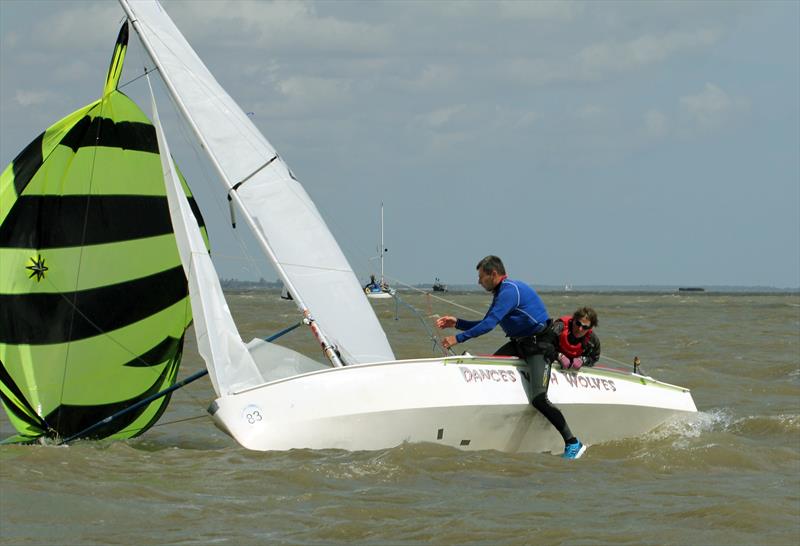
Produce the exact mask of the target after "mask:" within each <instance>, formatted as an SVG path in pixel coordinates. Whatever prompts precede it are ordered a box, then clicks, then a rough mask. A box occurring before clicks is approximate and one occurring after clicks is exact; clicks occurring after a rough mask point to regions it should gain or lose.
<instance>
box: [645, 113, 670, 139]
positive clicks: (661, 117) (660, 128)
mask: <svg viewBox="0 0 800 546" xmlns="http://www.w3.org/2000/svg"><path fill="white" fill-rule="evenodd" d="M644 126H645V132H646V133H647V135H648V136H650V137H654V138H659V137H662V136H664V135H666V134H667V133H668V132H669V121H668V119H667V116H666V115H665V114H664V113H663V112H661V111H659V110H648V111H647V112H646V113H645V115H644Z"/></svg>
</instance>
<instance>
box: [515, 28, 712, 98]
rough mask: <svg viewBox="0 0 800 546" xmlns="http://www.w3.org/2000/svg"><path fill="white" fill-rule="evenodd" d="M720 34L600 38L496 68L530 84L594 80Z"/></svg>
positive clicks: (698, 32)
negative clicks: (556, 53) (567, 52)
mask: <svg viewBox="0 0 800 546" xmlns="http://www.w3.org/2000/svg"><path fill="white" fill-rule="evenodd" d="M720 35H721V33H720V32H719V31H716V30H712V29H701V30H696V31H693V32H677V31H676V32H668V33H663V34H649V35H642V36H638V37H637V38H633V39H631V40H628V41H624V42H619V41H600V42H595V43H592V44H590V45H588V46H586V47H584V48H582V49H580V50H579V51H578V52H576V53H574V54H571V55H567V56H565V57H563V58H556V57H551V58H526V57H516V58H512V59H509V60H506V61H504V62H503V63H501V66H500V69H499V70H500V72H501V73H503V74H504V75H505V76H506V77H508V78H509V79H512V80H516V81H520V82H525V83H528V84H530V85H545V84H550V83H556V82H584V81H597V80H602V79H605V78H607V77H610V76H613V75H616V74H619V73H622V72H632V71H634V70H638V69H641V68H646V67H649V66H651V65H654V64H657V63H661V62H664V61H666V60H667V59H669V58H670V57H672V56H674V55H677V54H679V53H682V52H685V51H690V50H693V49H698V48H703V47H708V46H711V45H713V44H714V43H716V42H717V41H718V40H719V38H720Z"/></svg>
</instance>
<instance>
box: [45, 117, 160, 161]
mask: <svg viewBox="0 0 800 546" xmlns="http://www.w3.org/2000/svg"><path fill="white" fill-rule="evenodd" d="M60 144H63V145H64V146H68V147H70V148H72V151H73V152H77V151H78V148H84V147H87V146H103V147H106V148H122V149H123V150H135V151H139V152H150V153H153V154H157V153H158V141H157V140H156V128H155V127H153V126H152V125H151V124H149V123H141V122H138V121H114V120H113V119H109V118H100V117H96V118H90V117H89V116H84V117H83V118H81V119H80V120H79V121H78V122H77V123H76V124H75V125H73V126H72V128H71V129H70V130H69V132H68V133H67V134H66V135H64V138H62V139H61V142H60Z"/></svg>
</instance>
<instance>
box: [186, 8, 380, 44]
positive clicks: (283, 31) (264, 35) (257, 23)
mask: <svg viewBox="0 0 800 546" xmlns="http://www.w3.org/2000/svg"><path fill="white" fill-rule="evenodd" d="M171 6H172V5H171ZM174 6H175V9H173V10H171V11H170V12H171V13H172V12H174V15H175V19H176V21H177V20H178V18H179V17H180V21H178V26H179V27H180V28H182V29H189V30H190V31H191V34H193V35H194V36H192V37H189V40H190V41H192V40H193V39H195V38H196V39H197V40H204V39H207V38H211V37H213V38H214V39H215V40H220V39H221V41H222V42H223V43H227V45H234V44H244V43H246V44H249V46H250V47H259V48H270V49H272V50H273V51H274V50H275V49H284V48H291V49H292V50H295V51H297V50H303V49H306V50H307V49H314V50H322V51H370V50H372V49H374V48H377V47H382V46H384V45H385V44H386V43H387V42H388V34H387V33H386V32H385V31H384V30H383V28H382V27H381V26H380V25H369V24H366V23H360V22H352V21H345V20H342V19H338V18H336V17H330V16H320V15H318V13H317V8H316V6H315V5H314V4H313V3H310V2H303V1H292V2H288V1H279V2H259V1H254V0H239V1H237V2H218V1H209V0H206V1H203V2H197V1H192V2H187V3H181V4H175V5H174ZM188 34H190V32H189V31H187V35H188ZM309 38H310V39H309Z"/></svg>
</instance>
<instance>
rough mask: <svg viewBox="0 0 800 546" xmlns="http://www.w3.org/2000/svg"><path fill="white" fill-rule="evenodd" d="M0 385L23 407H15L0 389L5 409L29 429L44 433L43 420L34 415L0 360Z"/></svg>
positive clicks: (45, 428)
mask: <svg viewBox="0 0 800 546" xmlns="http://www.w3.org/2000/svg"><path fill="white" fill-rule="evenodd" d="M0 383H2V384H3V385H5V387H6V388H7V389H8V390H9V391H11V392H12V393H13V394H14V396H16V398H17V400H19V401H20V403H21V404H22V406H23V407H19V406H17V404H16V403H15V402H14V401H13V400H11V399H10V398H8V397H7V396H6V394H5V393H4V392H3V390H2V389H0V399H2V400H3V403H4V404H5V406H6V408H7V409H8V410H9V411H11V412H12V413H13V414H14V416H15V417H16V418H17V419H19V420H20V421H24V422H26V423H28V425H30V426H31V427H34V428H38V429H40V430H41V432H44V431H46V430H47V423H45V422H44V420H42V418H41V417H39V416H38V415H37V414H36V410H34V409H33V406H31V403H30V402H28V399H27V398H26V397H25V395H24V394H23V393H22V391H21V390H20V388H19V386H18V385H17V384H16V383H15V382H14V379H13V378H12V377H11V374H10V373H8V370H7V369H6V366H5V364H3V361H2V360H0ZM25 410H27V411H25Z"/></svg>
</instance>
